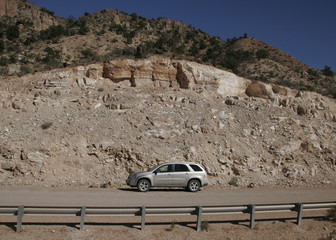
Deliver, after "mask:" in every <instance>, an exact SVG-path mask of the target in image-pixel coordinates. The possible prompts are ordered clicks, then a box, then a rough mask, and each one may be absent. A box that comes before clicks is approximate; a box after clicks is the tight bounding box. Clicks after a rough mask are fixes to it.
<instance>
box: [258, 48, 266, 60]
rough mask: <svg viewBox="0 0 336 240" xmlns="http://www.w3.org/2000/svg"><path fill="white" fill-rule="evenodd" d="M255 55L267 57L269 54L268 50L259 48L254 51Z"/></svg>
mask: <svg viewBox="0 0 336 240" xmlns="http://www.w3.org/2000/svg"><path fill="white" fill-rule="evenodd" d="M256 56H257V58H258V59H262V58H267V57H268V56H269V52H268V51H267V50H265V49H260V50H258V51H257V52H256Z"/></svg>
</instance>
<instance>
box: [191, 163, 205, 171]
mask: <svg viewBox="0 0 336 240" xmlns="http://www.w3.org/2000/svg"><path fill="white" fill-rule="evenodd" d="M190 167H191V168H192V169H193V170H194V171H195V172H203V169H202V168H200V167H199V166H197V165H194V164H190Z"/></svg>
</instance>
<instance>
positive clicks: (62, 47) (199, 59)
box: [0, 0, 336, 187]
mask: <svg viewBox="0 0 336 240" xmlns="http://www.w3.org/2000/svg"><path fill="white" fill-rule="evenodd" d="M53 15H54V14H53V12H52V11H50V10H47V9H44V8H38V7H36V6H34V5H32V4H30V3H28V2H26V1H23V0H4V1H1V3H0V54H1V56H0V65H1V66H0V73H1V78H0V116H1V117H0V119H1V121H0V131H1V135H0V184H1V185H33V186H67V185H71V186H92V187H100V186H103V187H109V186H121V185H123V184H124V183H125V180H126V178H127V176H128V174H129V173H130V172H133V171H139V170H143V169H146V168H149V167H152V166H153V165H156V164H158V163H162V162H166V161H195V162H198V163H201V164H202V165H204V166H205V168H206V170H207V172H208V174H209V176H210V182H211V184H212V185H220V186H227V185H240V186H265V185H267V186H276V185H283V186H284V185H290V186H321V185H332V186H334V185H335V184H336V180H335V179H336V178H335V174H336V165H335V161H336V160H335V153H336V147H335V146H336V134H335V132H336V105H335V99H333V98H329V97H328V96H332V95H333V94H334V93H335V92H334V90H335V76H333V74H331V73H330V72H328V71H318V70H314V69H311V68H309V67H308V66H306V65H304V64H302V63H300V62H299V61H297V60H296V59H294V58H292V57H290V56H288V55H287V54H286V53H283V52H281V51H280V50H278V49H276V48H273V47H271V46H269V45H267V44H266V43H263V42H260V41H258V40H255V39H253V38H249V37H248V36H247V35H244V36H243V37H240V38H232V39H228V40H226V41H222V40H220V39H218V38H216V37H212V36H209V35H207V34H206V33H204V32H202V31H201V30H196V29H194V28H193V27H191V26H186V25H185V24H183V23H181V22H178V21H173V20H168V19H161V18H159V19H146V18H143V17H140V16H138V15H137V14H135V13H134V14H131V15H128V14H126V13H122V12H118V11H115V10H102V11H101V12H97V13H94V14H92V15H90V14H85V15H84V16H83V17H80V18H79V19H77V20H76V19H73V18H69V19H61V18H57V17H54V16H53ZM274 83H276V84H274ZM280 85H282V86H280ZM284 86H290V87H291V88H288V87H284ZM307 89H308V90H315V91H318V92H320V93H323V94H324V95H320V94H318V93H315V92H312V91H305V90H307ZM325 95H328V96H325Z"/></svg>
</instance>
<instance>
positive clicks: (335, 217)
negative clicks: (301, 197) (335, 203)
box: [327, 207, 336, 222]
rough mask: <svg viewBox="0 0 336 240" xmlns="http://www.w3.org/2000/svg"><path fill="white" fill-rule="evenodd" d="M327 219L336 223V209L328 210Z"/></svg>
mask: <svg viewBox="0 0 336 240" xmlns="http://www.w3.org/2000/svg"><path fill="white" fill-rule="evenodd" d="M327 219H328V220H329V221H332V222H336V207H333V208H332V209H330V210H328V213H327Z"/></svg>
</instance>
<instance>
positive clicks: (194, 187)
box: [188, 179, 201, 192]
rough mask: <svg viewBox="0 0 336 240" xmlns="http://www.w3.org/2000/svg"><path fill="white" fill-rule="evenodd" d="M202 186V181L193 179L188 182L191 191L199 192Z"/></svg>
mask: <svg viewBox="0 0 336 240" xmlns="http://www.w3.org/2000/svg"><path fill="white" fill-rule="evenodd" d="M200 188H201V183H200V182H199V181H198V180H196V179H192V180H190V181H189V182H188V190H189V191H190V192H197V191H198V190H199V189H200Z"/></svg>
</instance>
